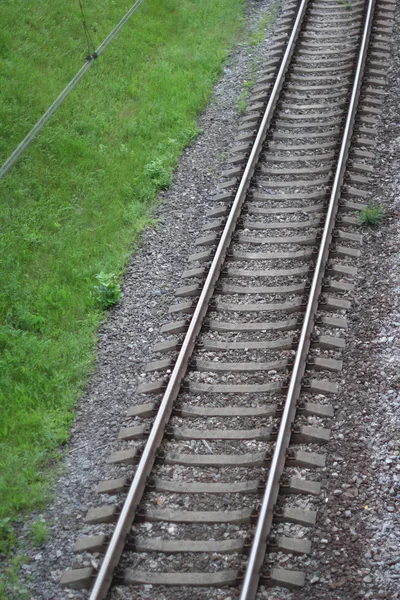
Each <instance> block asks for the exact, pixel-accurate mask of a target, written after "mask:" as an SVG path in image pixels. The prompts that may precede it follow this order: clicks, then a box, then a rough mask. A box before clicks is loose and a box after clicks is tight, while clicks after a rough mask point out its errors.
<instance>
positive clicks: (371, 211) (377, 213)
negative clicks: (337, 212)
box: [359, 203, 385, 227]
mask: <svg viewBox="0 0 400 600" xmlns="http://www.w3.org/2000/svg"><path fill="white" fill-rule="evenodd" d="M384 216H385V215H384V212H383V208H382V206H381V205H380V204H374V203H371V204H369V206H366V207H365V208H363V210H362V211H361V212H360V215H359V221H360V225H363V226H364V227H377V226H378V225H380V224H381V223H382V221H383V218H384Z"/></svg>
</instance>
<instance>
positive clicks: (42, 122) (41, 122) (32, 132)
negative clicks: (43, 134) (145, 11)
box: [0, 0, 144, 179]
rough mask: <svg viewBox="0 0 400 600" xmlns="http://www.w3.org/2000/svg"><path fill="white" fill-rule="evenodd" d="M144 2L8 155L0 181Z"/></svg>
mask: <svg viewBox="0 0 400 600" xmlns="http://www.w3.org/2000/svg"><path fill="white" fill-rule="evenodd" d="M143 2H144V0H136V2H135V3H134V4H133V6H131V8H130V9H129V10H128V12H127V13H126V14H125V15H124V16H123V17H122V19H121V20H120V21H119V23H117V25H116V26H115V27H114V29H113V30H112V31H111V32H110V33H109V34H108V36H107V37H106V38H105V39H104V40H103V41H102V43H101V44H100V46H99V47H98V48H97V49H96V50H95V51H94V52H93V54H92V55H91V56H90V58H89V59H87V60H86V61H85V64H84V65H83V66H82V67H81V68H80V69H79V71H78V72H77V73H76V75H75V76H74V77H73V78H72V79H71V81H70V82H69V83H68V85H67V86H66V87H65V88H64V89H63V91H62V92H61V94H60V95H59V96H58V98H56V99H55V100H54V102H53V103H52V104H51V105H50V106H49V108H48V109H47V110H46V112H45V113H44V114H43V115H42V116H41V118H40V119H39V121H38V122H37V123H36V124H35V125H34V126H33V127H32V129H31V130H30V132H29V133H28V134H27V135H26V136H25V137H24V139H23V140H22V142H21V143H20V144H19V145H18V146H17V147H16V148H15V150H14V152H13V153H12V154H10V156H9V157H8V158H7V160H6V161H5V162H4V163H3V165H2V166H1V167H0V179H1V178H2V177H4V175H5V174H6V173H7V172H8V171H9V170H10V169H11V167H12V166H13V165H14V164H15V163H16V162H17V160H18V158H19V157H20V156H21V154H22V153H23V152H24V151H25V150H26V149H27V148H28V146H29V145H30V144H31V143H32V141H33V139H34V138H35V137H36V135H37V134H38V133H39V131H40V130H41V129H42V128H43V127H44V125H45V124H46V123H47V122H48V121H49V120H50V118H51V116H52V115H53V114H54V113H55V111H56V110H57V109H58V108H59V107H60V106H61V104H62V103H63V102H64V100H65V99H66V98H67V96H68V95H69V94H70V93H71V92H72V90H73V89H74V88H75V87H76V86H77V85H78V83H79V81H80V80H81V79H82V77H83V76H84V75H85V73H86V72H87V71H88V70H89V69H90V67H91V66H92V65H93V63H94V62H95V60H96V59H97V58H98V57H99V56H100V55H101V54H103V52H104V51H105V49H106V48H107V46H109V45H110V44H111V42H112V41H113V39H114V38H115V37H116V36H117V35H118V34H119V32H120V31H121V29H122V28H123V26H124V25H125V24H126V23H127V21H129V19H130V18H131V16H132V15H133V14H134V13H135V12H136V11H137V9H138V8H139V6H140V5H141V4H142V3H143Z"/></svg>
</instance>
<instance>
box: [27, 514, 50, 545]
mask: <svg viewBox="0 0 400 600" xmlns="http://www.w3.org/2000/svg"><path fill="white" fill-rule="evenodd" d="M47 535H48V529H47V525H46V523H44V522H43V521H41V520H40V519H38V520H37V521H35V522H34V523H32V527H31V534H30V537H31V539H32V542H33V544H34V545H35V546H41V545H42V544H44V542H45V541H46V539H47Z"/></svg>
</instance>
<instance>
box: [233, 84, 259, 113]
mask: <svg viewBox="0 0 400 600" xmlns="http://www.w3.org/2000/svg"><path fill="white" fill-rule="evenodd" d="M254 84H255V81H245V82H244V84H243V90H242V91H241V93H240V96H239V100H238V101H237V109H238V113H239V114H240V115H242V114H243V113H244V112H245V111H246V108H247V103H248V100H249V96H250V89H251V88H252V87H253V85H254Z"/></svg>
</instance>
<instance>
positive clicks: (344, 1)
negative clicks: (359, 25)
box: [338, 0, 353, 10]
mask: <svg viewBox="0 0 400 600" xmlns="http://www.w3.org/2000/svg"><path fill="white" fill-rule="evenodd" d="M338 2H339V4H341V5H342V6H344V8H345V9H346V10H352V8H353V4H352V2H349V0H338Z"/></svg>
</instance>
